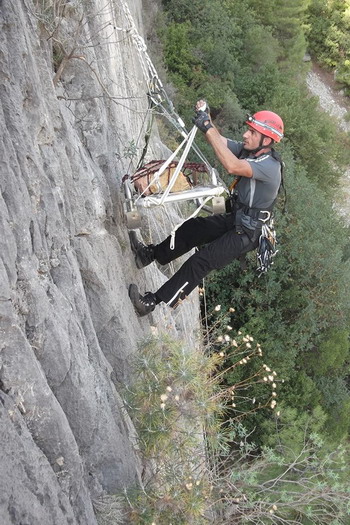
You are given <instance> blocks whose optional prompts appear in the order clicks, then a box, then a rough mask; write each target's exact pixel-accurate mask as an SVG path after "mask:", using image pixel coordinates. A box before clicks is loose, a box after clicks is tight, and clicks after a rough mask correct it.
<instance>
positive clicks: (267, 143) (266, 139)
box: [263, 137, 275, 148]
mask: <svg viewBox="0 0 350 525" xmlns="http://www.w3.org/2000/svg"><path fill="white" fill-rule="evenodd" d="M274 143H275V141H274V140H273V139H272V138H270V137H264V140H263V146H269V147H270V148H271V147H272V146H273V145H274Z"/></svg>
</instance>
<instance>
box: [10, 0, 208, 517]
mask: <svg viewBox="0 0 350 525" xmlns="http://www.w3.org/2000/svg"><path fill="white" fill-rule="evenodd" d="M129 8H130V10H131V13H132V15H133V18H134V20H135V21H136V25H137V26H138V28H139V30H140V31H142V30H143V29H142V5H141V0H129ZM128 24H129V22H128V20H127V19H126V18H125V12H124V10H123V6H122V3H121V2H119V1H116V0H107V1H103V0H89V1H84V2H82V1H80V0H72V1H68V2H63V1H61V0H36V2H34V3H32V2H31V1H30V0H21V1H20V0H0V126H1V137H0V166H1V171H0V176H1V178H0V184H1V186H0V189H1V194H0V221H1V237H0V239H1V241H0V242H1V250H0V282H1V290H0V323H1V325H0V334H1V335H0V343H1V347H0V348H1V353H0V401H1V403H0V410H1V424H0V436H1V449H0V465H1V477H0V479H1V481H0V523H1V525H8V524H16V525H38V524H40V525H51V524H55V525H65V524H71V525H74V524H81V525H93V524H95V523H96V517H95V513H94V509H93V504H92V502H93V500H95V499H98V498H99V497H100V496H101V495H102V494H114V493H116V492H118V491H119V490H121V489H123V488H124V487H128V486H131V485H133V484H135V483H136V484H137V483H140V480H141V470H142V461H141V459H140V458H139V457H138V454H137V448H136V446H135V438H134V437H133V436H135V431H134V429H133V425H132V422H131V421H130V420H129V419H128V416H127V415H126V413H125V412H124V411H123V409H122V402H121V396H120V392H121V391H122V390H121V389H122V388H123V386H124V385H125V384H126V383H128V382H129V381H130V380H132V368H131V363H132V357H133V356H134V355H135V353H136V352H137V344H138V341H139V340H141V339H142V338H144V337H147V335H148V334H149V333H150V330H151V325H154V326H156V327H157V329H159V330H163V329H164V330H167V331H173V333H174V335H180V336H181V337H184V338H186V339H187V341H188V342H189V343H191V342H193V341H194V339H195V337H194V330H195V329H196V328H197V319H198V301H197V298H196V296H195V294H194V296H193V298H192V299H191V300H189V301H188V302H187V304H184V305H182V307H181V308H180V309H178V310H176V311H175V312H172V311H170V310H169V309H167V307H165V306H164V307H159V308H158V309H157V310H156V312H155V313H154V315H152V316H150V318H147V319H145V318H143V319H139V318H137V317H136V315H135V313H134V311H133V308H132V307H131V305H130V303H129V299H128V293H127V288H128V283H129V282H132V281H134V282H137V283H138V284H139V285H140V288H141V289H142V290H143V291H146V289H155V288H156V287H158V286H159V285H160V284H161V283H162V282H164V280H165V278H166V277H165V275H164V273H163V269H161V268H157V267H156V266H155V265H151V266H150V267H147V268H146V269H145V270H142V271H138V270H137V269H136V266H135V265H134V262H133V257H132V253H131V250H130V246H129V241H128V234H127V230H126V227H125V224H124V216H123V208H122V192H121V179H122V177H123V175H124V174H125V173H128V172H130V171H132V169H134V168H135V166H134V162H135V158H136V157H135V158H134V157H133V155H131V154H130V149H132V148H135V147H136V153H137V154H139V153H140V151H141V149H142V147H143V143H142V140H140V137H141V138H142V136H143V133H144V122H145V117H146V114H147V107H148V102H147V96H146V85H145V82H144V78H143V75H142V70H141V67H140V60H139V56H138V53H137V51H136V49H135V46H134V44H133V41H132V39H131V38H130V33H129V31H128V28H129V25H128ZM160 148H161V141H160V139H159V138H158V137H157V135H156V133H154V136H153V138H152V140H151V144H150V147H149V150H148V156H149V158H152V156H156V157H157V158H159V156H160V155H161V151H160ZM178 220H179V218H178V216H177V215H176V210H174V209H172V210H169V209H166V210H156V211H152V212H147V214H146V213H144V218H143V221H144V227H143V229H142V234H143V235H144V236H145V238H147V240H150V239H153V240H157V239H159V238H160V237H162V236H163V235H165V234H166V233H168V232H169V230H170V228H171V223H172V221H175V222H177V221H178ZM146 283H147V284H146ZM118 392H119V393H118Z"/></svg>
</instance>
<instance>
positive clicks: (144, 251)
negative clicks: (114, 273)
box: [135, 242, 154, 269]
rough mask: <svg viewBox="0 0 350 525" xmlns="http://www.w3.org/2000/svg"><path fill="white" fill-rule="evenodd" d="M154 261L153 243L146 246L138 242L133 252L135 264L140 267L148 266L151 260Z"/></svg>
mask: <svg viewBox="0 0 350 525" xmlns="http://www.w3.org/2000/svg"><path fill="white" fill-rule="evenodd" d="M153 261H154V246H153V244H149V245H148V246H146V245H145V244H142V243H141V242H140V246H139V249H138V250H137V251H136V253H135V263H136V266H137V267H138V268H139V269H140V268H144V267H145V266H148V265H149V264H151V262H153Z"/></svg>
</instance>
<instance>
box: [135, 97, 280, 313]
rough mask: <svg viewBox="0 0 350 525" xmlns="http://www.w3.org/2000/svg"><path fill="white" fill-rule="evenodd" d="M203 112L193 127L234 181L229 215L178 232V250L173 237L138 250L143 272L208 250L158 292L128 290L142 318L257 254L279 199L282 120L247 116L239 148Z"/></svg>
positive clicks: (268, 113)
mask: <svg viewBox="0 0 350 525" xmlns="http://www.w3.org/2000/svg"><path fill="white" fill-rule="evenodd" d="M202 106H203V101H202V100H200V101H198V102H197V104H196V116H195V117H194V119H193V123H194V124H195V125H196V126H197V128H199V129H200V130H201V131H202V132H203V133H204V134H205V136H206V139H207V141H208V142H209V144H210V145H211V147H212V148H213V150H214V153H215V155H216V157H217V158H218V160H219V161H220V163H221V164H222V166H223V167H224V168H225V169H226V170H227V172H228V173H229V174H233V175H235V179H234V183H233V184H232V187H233V186H234V190H233V191H232V195H231V197H230V199H229V206H228V208H227V212H226V213H224V214H220V215H212V216H209V217H196V218H193V219H189V220H188V221H186V222H184V223H183V224H182V226H180V228H179V229H178V230H177V231H176V237H175V246H174V247H173V246H171V237H170V236H169V237H167V238H166V239H165V240H164V241H163V242H161V243H160V244H157V245H153V244H151V245H148V246H147V245H144V244H142V243H141V242H136V243H135V244H134V245H133V250H134V252H135V262H136V265H137V267H138V268H143V267H145V266H147V265H149V264H150V263H151V262H152V261H157V262H158V263H160V264H162V265H164V264H167V263H169V262H171V261H173V260H174V259H176V258H177V257H180V256H181V255H183V254H185V253H187V252H188V251H189V250H191V249H192V248H194V247H198V246H203V247H201V248H200V249H199V250H198V251H196V252H195V253H194V254H193V255H192V256H191V257H190V258H189V259H187V261H186V262H185V263H184V264H183V265H182V266H181V268H180V269H179V270H178V271H177V272H176V273H175V274H174V275H173V276H172V277H171V278H170V279H169V280H168V281H167V282H165V284H163V286H161V287H160V288H159V289H158V290H157V291H156V292H154V293H153V292H146V293H145V295H141V294H140V293H139V291H138V287H137V286H136V285H135V284H131V285H130V286H129V297H130V299H131V301H132V303H133V305H134V308H135V310H136V312H137V313H138V315H139V316H140V317H141V316H144V315H147V314H149V313H150V312H152V311H153V310H154V309H155V307H156V305H157V304H159V303H160V302H164V303H166V304H167V305H168V306H171V307H173V308H174V307H176V306H177V305H178V304H179V303H180V302H181V301H182V300H184V299H185V298H186V296H188V295H189V293H190V292H192V290H193V289H194V288H195V287H196V286H198V285H199V284H200V282H201V280H202V279H203V278H204V277H205V276H206V275H208V273H209V272H211V271H212V270H214V269H221V268H223V267H225V266H226V265H228V264H229V263H231V262H232V261H233V260H234V259H238V258H240V257H242V256H243V255H244V254H246V253H247V252H249V251H251V250H254V249H255V248H257V246H258V244H259V237H260V232H261V228H262V224H263V221H264V220H266V219H267V218H268V217H269V216H270V214H271V211H272V208H273V206H274V203H275V200H276V198H277V194H278V190H279V187H280V184H281V161H280V158H279V156H278V154H277V153H276V152H275V151H274V149H273V144H274V143H276V142H279V141H280V140H281V139H282V137H283V128H284V126H283V121H282V119H281V118H280V117H279V116H278V115H277V114H276V113H273V112H272V111H258V112H257V113H255V114H254V115H252V116H247V120H246V124H247V126H248V127H247V130H246V131H245V133H244V134H243V141H242V142H236V141H233V140H231V139H227V138H225V137H223V136H222V135H221V134H220V133H219V131H218V130H217V128H216V127H215V126H214V125H213V123H212V121H211V118H210V114H209V112H205V111H202V110H200V109H199V108H201V107H202ZM172 248H173V249H172Z"/></svg>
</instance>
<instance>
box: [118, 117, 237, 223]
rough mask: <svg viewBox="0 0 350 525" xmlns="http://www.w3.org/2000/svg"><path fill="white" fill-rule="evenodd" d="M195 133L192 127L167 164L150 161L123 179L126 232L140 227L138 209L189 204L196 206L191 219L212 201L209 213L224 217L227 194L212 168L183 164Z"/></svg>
mask: <svg viewBox="0 0 350 525" xmlns="http://www.w3.org/2000/svg"><path fill="white" fill-rule="evenodd" d="M196 132H197V128H196V127H195V126H194V127H193V128H192V130H191V131H190V132H189V133H188V134H187V135H186V136H185V138H184V140H183V141H182V143H181V144H180V145H179V146H178V148H177V149H176V150H175V151H174V152H173V153H172V154H171V155H170V156H169V158H168V159H167V160H154V161H151V162H149V163H147V164H145V165H144V166H142V167H141V168H139V169H138V170H137V171H136V172H135V173H134V174H133V175H132V176H125V177H124V178H123V184H124V193H125V198H126V218H127V226H128V228H129V229H136V228H139V227H140V225H141V217H140V214H139V211H138V207H140V208H151V207H154V206H162V205H164V204H167V203H174V202H181V201H188V200H192V201H195V202H196V203H197V206H198V208H197V210H196V211H195V212H194V213H193V214H192V215H191V217H192V216H195V215H197V214H198V213H199V211H200V210H201V209H202V208H203V207H206V204H207V202H208V201H209V200H212V212H213V213H224V211H225V197H224V194H226V193H228V190H227V188H226V186H225V184H224V183H223V182H222V181H221V180H220V178H219V175H218V173H217V171H216V170H215V168H213V167H212V166H210V164H209V163H208V162H207V161H206V160H205V159H204V162H202V163H197V162H186V158H187V155H188V153H189V150H190V148H191V147H192V144H193V141H194V138H195V135H196ZM182 148H184V150H183V153H182V155H181V157H180V160H179V161H177V160H175V158H176V157H177V156H178V154H179V152H180V151H181V149H182ZM206 209H208V208H207V207H206Z"/></svg>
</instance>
